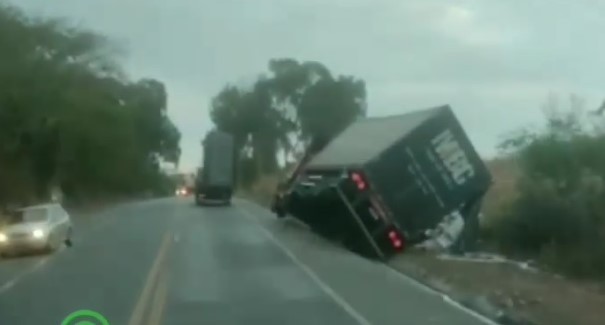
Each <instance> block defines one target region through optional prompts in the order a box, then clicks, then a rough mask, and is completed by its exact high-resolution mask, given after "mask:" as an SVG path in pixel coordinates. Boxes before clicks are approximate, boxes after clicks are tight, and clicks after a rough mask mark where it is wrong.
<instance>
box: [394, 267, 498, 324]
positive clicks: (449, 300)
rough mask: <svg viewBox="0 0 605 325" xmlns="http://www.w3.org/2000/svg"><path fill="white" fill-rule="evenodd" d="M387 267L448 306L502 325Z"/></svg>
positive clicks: (481, 319) (484, 320)
mask: <svg viewBox="0 0 605 325" xmlns="http://www.w3.org/2000/svg"><path fill="white" fill-rule="evenodd" d="M385 266H386V267H387V269H389V270H390V272H393V273H395V274H396V275H397V276H399V277H400V278H402V279H404V280H406V281H408V282H409V283H411V284H412V285H414V286H415V287H417V288H419V289H421V290H424V291H426V292H427V293H431V294H434V295H437V296H441V297H442V298H443V301H445V302H446V303H447V304H449V305H451V306H452V307H454V308H456V309H458V310H460V311H462V312H465V313H467V314H469V315H470V316H473V317H475V318H476V319H478V320H480V321H482V322H484V323H485V324H488V325H501V324H500V323H498V322H496V321H494V320H493V319H490V318H489V317H487V316H484V315H482V314H480V313H478V312H476V311H474V310H472V309H470V308H468V307H466V306H464V305H462V304H461V303H459V302H457V301H456V300H454V299H452V298H451V297H450V296H448V295H446V294H444V293H442V292H439V291H437V290H435V289H433V288H431V287H429V286H427V285H426V284H424V283H422V282H420V281H418V280H416V279H414V278H412V277H410V276H409V275H406V274H404V273H401V272H400V271H398V270H395V269H394V268H393V267H391V266H390V265H385Z"/></svg>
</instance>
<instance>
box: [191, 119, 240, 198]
mask: <svg viewBox="0 0 605 325" xmlns="http://www.w3.org/2000/svg"><path fill="white" fill-rule="evenodd" d="M202 146H203V152H204V156H203V166H202V167H201V168H198V171H197V174H196V179H195V189H194V192H195V202H196V204H197V205H204V204H206V203H220V204H226V205H229V204H231V196H232V195H233V188H234V184H235V146H234V140H233V136H232V135H231V134H229V133H226V132H222V131H219V130H212V131H210V132H208V134H206V137H205V138H204V141H202Z"/></svg>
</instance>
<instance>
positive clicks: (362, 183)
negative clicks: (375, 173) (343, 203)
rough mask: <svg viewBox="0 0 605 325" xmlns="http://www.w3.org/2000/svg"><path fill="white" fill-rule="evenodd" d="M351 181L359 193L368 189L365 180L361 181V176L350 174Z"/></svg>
mask: <svg viewBox="0 0 605 325" xmlns="http://www.w3.org/2000/svg"><path fill="white" fill-rule="evenodd" d="M351 179H352V180H353V182H354V183H355V185H356V186H357V189H358V190H360V191H363V190H365V189H366V188H367V187H368V185H367V184H366V182H365V180H364V179H363V177H362V176H361V174H360V173H356V172H354V173H351Z"/></svg>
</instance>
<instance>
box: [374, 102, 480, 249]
mask: <svg viewBox="0 0 605 325" xmlns="http://www.w3.org/2000/svg"><path fill="white" fill-rule="evenodd" d="M364 171H365V173H366V175H367V176H368V177H369V179H370V181H371V183H372V186H374V188H375V190H377V191H378V192H379V193H380V195H381V196H382V199H383V200H384V202H385V203H386V205H387V207H388V208H389V209H390V210H391V213H392V215H393V216H394V219H396V223H397V224H398V226H399V227H400V228H401V229H402V230H403V232H404V234H405V235H406V236H407V237H408V238H409V240H410V241H414V239H415V238H419V239H420V238H421V234H422V232H424V231H425V230H427V229H431V228H433V227H435V226H436V225H437V224H438V223H439V222H440V221H441V220H442V218H443V216H444V215H446V214H447V213H449V212H451V211H453V210H455V209H458V208H460V207H462V206H463V205H465V203H468V202H470V201H473V200H477V199H478V198H480V197H481V196H482V195H484V194H485V192H486V191H487V189H488V188H489V186H490V183H491V175H490V173H489V171H488V170H487V168H486V166H485V164H484V163H483V161H482V159H481V158H480V157H479V155H478V154H477V152H476V151H475V149H474V147H473V145H472V143H471V142H470V140H469V139H468V137H467V135H466V133H465V132H464V129H463V128H462V126H461V125H460V123H459V121H458V120H457V118H456V116H455V115H454V113H453V112H452V110H451V109H450V108H449V106H444V107H442V108H440V109H439V112H438V113H437V114H435V116H433V117H431V118H429V119H427V120H426V121H425V122H423V123H422V124H421V125H420V126H419V127H417V128H416V129H414V130H413V131H412V132H410V133H409V134H408V135H407V136H405V137H404V138H402V139H401V140H399V141H398V142H397V143H395V144H394V145H393V146H391V147H390V148H389V149H387V150H386V151H384V152H383V153H382V154H381V155H380V156H378V157H375V158H374V159H373V160H371V161H370V162H369V163H367V164H366V165H365V166H364Z"/></svg>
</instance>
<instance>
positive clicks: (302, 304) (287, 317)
mask: <svg viewBox="0 0 605 325" xmlns="http://www.w3.org/2000/svg"><path fill="white" fill-rule="evenodd" d="M76 222H77V226H78V227H77V229H76V235H75V239H74V246H73V247H71V248H64V249H62V250H61V251H59V252H57V253H55V254H53V255H49V256H27V257H21V258H14V259H4V260H0V324H10V325H21V324H24V325H29V324H31V325H43V324H44V325H45V324H49V325H54V324H61V321H62V320H63V319H64V318H66V317H67V316H68V315H69V314H70V313H72V312H75V311H78V310H93V311H96V312H98V313H100V314H102V315H103V316H104V317H105V318H107V320H108V321H109V323H110V324H112V325H159V324H166V325H181V324H183V325H185V324H192V325H197V324H213V325H214V324H228V325H229V324H262V325H273V324H274V325H284V324H294V325H296V324H300V325H311V324H330V325H341V324H343V325H344V324H359V325H368V324H372V325H382V324H385V325H390V324H393V325H395V324H397V325H405V324H410V325H417V324H436V325H441V324H443V325H485V324H489V323H488V322H486V321H485V320H482V319H481V318H480V317H477V316H475V315H473V314H472V313H470V312H468V311H465V310H463V309H461V308H459V307H457V306H456V305H455V304H452V303H451V302H449V301H447V300H444V299H443V297H442V296H440V295H438V294H435V293H433V292H431V291H430V290H427V289H425V288H424V287H423V286H421V285H419V284H417V283H415V282H414V281H412V280H410V279H408V278H407V277H405V276H402V275H401V274H399V273H397V272H395V271H393V270H392V269H390V268H388V267H386V266H385V265H383V264H380V263H376V262H371V261H367V260H365V259H362V258H360V257H358V256H356V255H353V254H350V253H348V252H346V251H344V250H343V249H341V248H339V247H335V246H333V245H330V244H329V243H326V242H325V241H323V240H322V239H320V238H317V237H316V236H314V235H313V234H311V233H309V232H308V231H306V230H304V229H302V228H301V227H299V226H296V225H294V224H293V223H292V222H284V221H278V220H276V219H274V218H273V217H272V216H271V215H270V213H269V212H268V211H266V210H264V209H263V208H261V207H260V206H257V205H255V204H253V203H250V202H247V201H241V200H238V201H236V202H235V203H234V205H233V206H231V207H206V208H199V207H195V206H194V205H193V204H192V201H191V199H189V198H169V199H159V200H151V201H143V202H137V203H128V204H122V205H119V206H115V207H112V208H109V209H106V210H104V211H103V212H101V213H99V214H97V215H93V216H91V217H89V218H86V219H83V220H79V219H77V220H76ZM82 317H83V318H81V319H80V320H83V319H85V317H84V316H82ZM86 319H87V320H88V318H86ZM71 324H72V325H75V324H77V322H75V321H73V322H72V323H71ZM92 324H101V323H98V322H97V323H92Z"/></svg>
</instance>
